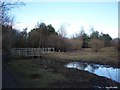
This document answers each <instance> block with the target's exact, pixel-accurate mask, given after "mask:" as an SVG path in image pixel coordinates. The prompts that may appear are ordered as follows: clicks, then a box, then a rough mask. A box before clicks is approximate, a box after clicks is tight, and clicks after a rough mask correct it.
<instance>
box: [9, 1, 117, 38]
mask: <svg viewBox="0 0 120 90" xmlns="http://www.w3.org/2000/svg"><path fill="white" fill-rule="evenodd" d="M11 14H12V15H13V16H14V17H15V25H14V27H15V28H18V29H20V30H23V29H24V28H26V27H27V28H28V32H29V31H30V30H31V29H33V28H34V27H35V26H36V25H37V22H39V23H40V22H44V23H45V24H46V25H48V24H52V26H53V27H54V28H55V30H56V31H58V30H59V28H60V26H61V25H65V30H66V33H67V37H71V36H72V35H73V34H76V33H79V32H80V30H81V27H83V28H84V31H85V32H86V33H87V34H90V33H91V30H90V29H91V28H92V27H93V28H94V30H95V31H99V32H100V33H101V32H103V33H105V34H107V33H108V34H109V35H110V36H111V37H112V38H116V37H118V3H117V2H25V6H20V7H19V8H14V9H13V10H12V12H11Z"/></svg>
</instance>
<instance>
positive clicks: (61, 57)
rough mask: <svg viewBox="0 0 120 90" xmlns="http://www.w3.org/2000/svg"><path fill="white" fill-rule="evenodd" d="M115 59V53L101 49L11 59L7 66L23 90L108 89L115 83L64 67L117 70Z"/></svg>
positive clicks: (111, 49)
mask: <svg viewBox="0 0 120 90" xmlns="http://www.w3.org/2000/svg"><path fill="white" fill-rule="evenodd" d="M117 57H118V52H117V51H116V50H115V49H114V48H113V47H110V48H103V49H101V51H99V52H93V51H91V49H82V50H80V51H75V52H54V53H49V54H46V55H44V56H43V57H42V58H37V59H35V58H31V59H20V58H19V59H17V58H11V60H9V61H8V66H9V67H10V69H11V70H12V71H13V72H15V73H16V75H18V76H19V77H20V79H21V82H22V83H23V85H24V86H23V87H25V88H76V87H78V88H81V87H82V88H90V87H96V86H100V87H105V86H108V87H109V86H117V84H118V83H116V82H114V81H112V80H110V79H107V78H104V77H100V76H97V75H95V74H91V73H89V72H87V71H82V70H77V69H68V68H66V67H64V65H65V64H66V63H68V62H69V61H71V60H72V61H85V62H95V63H100V64H110V65H116V66H117V62H118V58H117ZM103 81H104V82H103Z"/></svg>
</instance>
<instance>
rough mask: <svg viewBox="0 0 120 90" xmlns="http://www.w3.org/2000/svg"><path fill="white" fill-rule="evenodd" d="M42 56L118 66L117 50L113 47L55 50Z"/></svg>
mask: <svg viewBox="0 0 120 90" xmlns="http://www.w3.org/2000/svg"><path fill="white" fill-rule="evenodd" d="M44 57H46V58H48V59H51V60H54V59H55V60H61V61H65V60H72V61H85V62H90V63H99V64H109V65H113V66H118V51H117V50H116V49H115V48H114V47H106V48H102V49H101V50H100V51H99V52H94V51H92V49H91V48H86V49H82V50H80V51H74V52H55V53H50V54H47V55H45V56H44Z"/></svg>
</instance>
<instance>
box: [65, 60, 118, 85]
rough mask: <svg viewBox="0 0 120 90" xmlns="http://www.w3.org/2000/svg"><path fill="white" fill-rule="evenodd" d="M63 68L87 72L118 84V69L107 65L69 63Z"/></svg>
mask: <svg viewBox="0 0 120 90" xmlns="http://www.w3.org/2000/svg"><path fill="white" fill-rule="evenodd" d="M65 67H67V68H76V69H79V70H84V71H88V72H90V73H93V74H96V75H98V76H103V77H106V78H110V79H112V80H114V81H117V82H118V83H120V68H114V67H111V66H109V65H99V64H89V63H83V62H71V63H68V64H66V65H65Z"/></svg>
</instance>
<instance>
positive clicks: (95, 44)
mask: <svg viewBox="0 0 120 90" xmlns="http://www.w3.org/2000/svg"><path fill="white" fill-rule="evenodd" d="M89 45H90V47H91V48H92V49H93V50H94V51H95V52H98V51H99V50H100V49H101V48H102V47H104V41H103V40H99V39H96V38H93V39H90V43H89Z"/></svg>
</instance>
